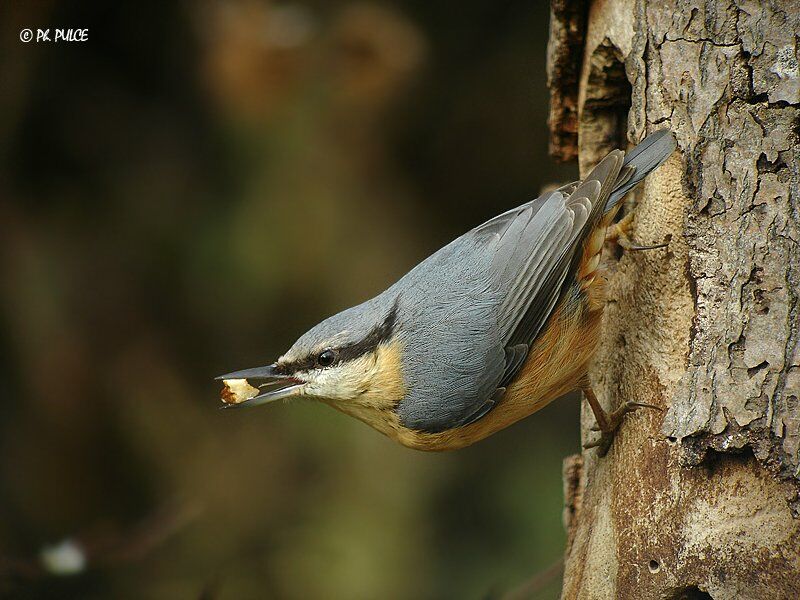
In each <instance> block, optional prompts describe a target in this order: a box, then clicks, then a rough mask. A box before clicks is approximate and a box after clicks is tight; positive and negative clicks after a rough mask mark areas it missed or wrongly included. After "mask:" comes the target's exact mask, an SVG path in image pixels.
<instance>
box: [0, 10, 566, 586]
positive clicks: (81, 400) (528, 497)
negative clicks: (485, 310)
mask: <svg viewBox="0 0 800 600" xmlns="http://www.w3.org/2000/svg"><path fill="white" fill-rule="evenodd" d="M23 27H32V28H36V27H88V28H89V40H90V41H89V42H88V43H74V44H58V45H55V44H35V43H30V44H23V43H21V42H20V41H19V37H18V36H19V30H20V29H21V28H23ZM0 31H2V39H0V73H2V82H3V84H2V86H1V87H0V251H1V252H2V254H1V255H0V258H1V260H2V263H1V264H2V268H0V285H2V304H1V305H0V306H1V307H2V334H3V335H2V337H1V338H0V352H1V353H2V359H3V360H2V361H0V369H2V378H0V392H2V396H3V402H4V406H3V408H4V410H3V411H2V413H0V447H1V448H2V453H0V594H2V595H3V597H12V598H62V597H63V598H112V597H113V598H123V599H125V598H131V599H133V598H136V599H141V598H200V597H203V598H225V599H227V598H230V599H238V598H290V599H291V598H355V599H358V598H485V597H495V596H497V595H499V594H500V593H501V592H502V591H504V590H507V589H510V588H512V587H515V586H517V585H519V584H520V583H521V582H523V581H525V580H526V579H528V578H529V577H530V576H531V575H533V574H534V573H536V572H537V571H539V570H542V569H544V568H546V567H547V566H549V565H550V564H552V562H553V561H554V560H555V559H557V558H558V557H559V555H560V554H561V552H562V549H563V544H564V533H563V530H562V525H561V460H562V458H563V457H564V456H565V455H566V454H569V453H571V452H574V451H575V450H576V449H577V447H578V405H577V402H575V401H574V399H570V400H563V401H561V402H558V403H555V404H554V405H551V406H550V407H548V408H547V409H545V410H543V411H542V412H540V413H539V414H537V415H536V416H534V417H533V418H531V419H528V420H526V421H524V422H522V423H520V424H518V425H516V426H514V427H512V428H510V429H508V430H506V431H504V432H501V433H499V434H497V435H495V436H494V437H493V438H490V439H489V440H486V441H485V442H482V443H480V444H477V445H476V446H473V447H471V448H467V449H465V450H462V451H459V452H455V453H450V454H439V455H429V454H423V453H418V452H415V451H411V450H407V449H404V448H401V447H399V446H396V445H394V443H392V442H390V441H389V440H387V439H384V438H383V437H382V436H380V435H378V434H377V433H375V432H373V431H372V430H370V429H368V428H367V427H366V426H364V425H362V424H360V423H358V422H356V421H354V420H352V419H348V418H346V417H344V416H342V415H339V414H338V413H335V412H334V411H332V410H330V409H328V408H326V407H323V406H321V405H311V404H305V403H302V402H300V403H294V404H292V405H289V406H271V407H267V408H264V409H260V410H254V411H242V412H239V411H233V412H220V411H218V410H217V406H218V391H219V390H218V387H217V385H216V383H215V382H214V381H213V380H212V378H213V377H214V376H215V375H217V374H219V373H222V372H226V371H229V370H231V369H235V368H240V367H245V366H253V365H258V364H264V363H266V362H270V361H272V360H273V359H274V358H275V357H276V356H277V355H278V354H280V353H281V351H282V350H284V349H285V348H286V347H288V345H289V344H291V343H292V342H293V341H294V339H295V337H296V336H297V335H299V334H300V333H302V332H303V331H305V329H307V328H308V327H310V326H311V325H313V324H314V323H316V322H317V321H319V320H321V318H323V317H324V316H327V315H328V314H331V313H333V312H336V311H338V310H340V309H342V308H345V307H346V306H349V305H352V304H355V303H357V302H360V301H362V300H364V299H366V298H367V297H369V296H371V295H373V294H375V293H377V292H379V291H380V290H382V289H384V288H385V287H386V286H387V285H389V284H391V283H392V282H393V281H394V280H396V279H397V278H398V277H399V276H400V275H402V274H403V273H404V272H405V271H406V270H408V269H409V268H410V267H411V266H413V265H414V264H416V262H418V261H419V260H421V259H422V258H423V257H425V256H426V255H427V254H429V253H431V252H432V251H434V250H435V249H437V248H439V247H440V246H442V245H444V244H445V243H447V242H448V241H449V240H450V239H452V238H454V237H455V236H457V235H459V234H460V233H462V232H463V231H465V230H467V229H469V228H470V227H473V226H474V225H476V224H478V223H479V222H481V221H482V220H484V219H486V218H489V217H491V216H493V215H495V214H498V213H500V212H502V211H504V210H507V209H508V208H510V207H512V206H515V205H517V204H519V203H521V202H523V201H525V200H526V199H528V198H530V197H532V196H533V195H536V194H537V193H538V192H539V190H540V189H541V187H542V186H543V185H546V184H548V183H551V182H553V181H564V180H568V179H569V178H570V176H571V175H574V172H573V169H572V168H563V167H562V168H557V167H556V166H554V165H553V164H552V163H551V162H550V161H549V159H548V158H547V156H546V154H545V152H546V146H547V143H546V112H547V93H546V88H545V83H544V82H545V75H544V56H545V46H546V38H547V7H546V3H536V2H526V1H522V0H517V1H509V2H493V1H492V0H465V1H463V2H459V3H458V6H457V8H456V7H455V5H454V4H453V3H449V2H429V1H427V0H396V1H393V2H388V1H387V2H381V3H356V2H350V1H345V0H337V1H322V0H316V1H308V2H300V1H298V2H292V3H277V2H275V3H270V2H266V1H262V2H256V1H252V0H230V1H227V2H211V1H209V2H203V1H186V2H182V3H163V4H162V3H133V2H115V3H105V2H104V3H96V4H92V3H88V2H83V3H67V2H57V1H40V2H30V3H3V6H2V7H1V8H0ZM159 515H161V516H159ZM164 515H166V516H164ZM64 539H73V540H76V541H77V542H78V543H79V544H80V545H81V546H82V547H83V548H84V550H85V551H86V552H88V554H89V564H88V569H87V570H86V572H84V573H82V574H78V575H72V576H64V577H56V576H52V575H50V576H48V575H45V574H44V572H43V571H42V569H41V565H40V564H39V562H38V559H37V556H38V553H39V552H40V550H41V549H42V548H43V547H45V546H46V545H48V544H53V543H57V542H59V541H60V540H64ZM547 593H549V594H550V595H549V596H547V597H555V595H556V594H557V582H555V583H554V584H553V585H551V586H550V588H549V590H548V592H547Z"/></svg>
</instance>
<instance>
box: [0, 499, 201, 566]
mask: <svg viewBox="0 0 800 600" xmlns="http://www.w3.org/2000/svg"><path fill="white" fill-rule="evenodd" d="M201 512H202V511H201V509H200V507H199V506H197V505H195V504H189V503H183V504H178V505H174V504H166V505H164V506H162V507H161V508H159V509H158V510H156V511H154V512H152V513H151V514H149V515H148V516H146V517H145V518H144V519H143V520H142V521H140V522H139V523H138V524H136V525H134V526H133V527H131V528H128V529H116V530H112V531H103V532H101V533H87V534H83V535H78V536H74V537H69V538H66V539H64V540H62V541H61V542H59V543H57V544H53V545H48V546H43V547H42V549H41V551H40V552H39V556H37V557H36V558H29V559H19V558H14V557H9V556H4V555H2V554H0V580H4V581H10V580H20V579H23V580H32V579H38V578H43V577H49V576H54V575H55V576H67V575H77V574H80V573H83V572H85V571H87V570H90V569H99V568H108V567H114V566H118V565H123V564H129V563H133V562H137V561H139V560H142V559H143V558H145V557H146V556H147V555H148V554H150V553H151V552H152V551H154V550H155V549H156V548H158V547H159V546H160V545H162V544H163V543H165V542H166V541H167V540H168V539H170V538H171V537H173V536H174V535H176V534H177V533H179V532H180V531H182V530H183V529H184V528H186V527H187V526H188V525H189V523H191V522H192V521H194V520H195V519H196V518H197V517H198V516H199V515H200V513H201Z"/></svg>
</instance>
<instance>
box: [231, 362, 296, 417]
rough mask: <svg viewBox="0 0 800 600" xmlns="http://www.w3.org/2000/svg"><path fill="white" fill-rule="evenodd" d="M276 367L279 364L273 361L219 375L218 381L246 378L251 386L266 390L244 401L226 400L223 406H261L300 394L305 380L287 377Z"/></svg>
mask: <svg viewBox="0 0 800 600" xmlns="http://www.w3.org/2000/svg"><path fill="white" fill-rule="evenodd" d="M276 367H277V364H275V363H273V364H271V365H267V366H266V367H256V368H254V369H244V370H242V371H234V372H233V373H227V374H225V375H220V376H219V377H217V378H216V379H217V380H218V381H226V382H227V381H230V380H234V379H239V380H241V379H244V380H246V381H247V383H248V384H249V385H250V386H252V387H256V388H258V389H259V390H264V391H261V392H260V393H259V394H258V395H256V396H253V397H252V398H248V399H247V400H244V401H242V402H230V403H227V402H226V403H225V404H224V405H223V406H222V408H245V407H250V406H259V405H260V404H266V403H267V402H274V401H275V400H282V399H284V398H291V397H292V396H298V395H300V393H301V391H302V388H303V386H304V385H305V384H304V382H303V381H300V380H299V379H295V378H294V377H287V376H286V375H282V374H280V373H278V372H277V369H276ZM226 385H227V384H226Z"/></svg>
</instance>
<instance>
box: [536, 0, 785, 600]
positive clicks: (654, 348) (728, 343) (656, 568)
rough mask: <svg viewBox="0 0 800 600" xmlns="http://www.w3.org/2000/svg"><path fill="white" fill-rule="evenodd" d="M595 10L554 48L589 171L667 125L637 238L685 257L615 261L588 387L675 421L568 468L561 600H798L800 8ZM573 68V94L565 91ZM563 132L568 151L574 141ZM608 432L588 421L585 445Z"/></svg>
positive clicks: (560, 88)
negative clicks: (662, 157) (578, 31)
mask: <svg viewBox="0 0 800 600" xmlns="http://www.w3.org/2000/svg"><path fill="white" fill-rule="evenodd" d="M562 4H563V3H561V2H558V0H553V9H554V10H553V19H554V20H558V19H561V20H562V21H563V20H564V18H565V17H564V16H563V15H564V14H565V13H564V9H563V6H562ZM586 10H587V13H586V15H585V23H586V29H585V33H584V38H583V40H582V43H576V42H575V39H574V36H573V38H571V39H570V41H569V42H568V43H567V42H565V41H564V40H565V39H567V38H568V36H564V35H561V36H552V37H551V39H550V45H551V47H550V48H549V50H548V56H549V57H551V62H552V61H555V60H556V58H552V57H557V59H558V60H559V61H560V63H559V64H560V65H562V67H558V66H557V65H555V64H551V65H550V69H549V71H550V73H551V78H550V80H549V84H550V85H551V89H553V90H554V98H555V101H556V102H558V103H560V104H561V105H563V104H564V97H565V96H568V95H569V93H570V90H573V92H572V94H573V97H574V99H575V102H576V106H577V135H576V137H577V150H578V160H579V164H580V168H581V172H582V173H585V172H586V171H587V169H588V168H590V167H591V166H592V165H593V164H594V163H595V162H596V161H597V160H598V158H599V157H601V156H602V155H603V154H605V153H606V152H607V151H608V150H610V149H612V148H613V147H617V146H618V145H619V144H620V143H622V144H623V146H624V145H625V143H626V142H630V143H634V142H636V141H639V140H640V139H641V138H642V137H643V136H644V135H645V133H647V132H650V131H653V130H656V129H661V128H665V127H669V128H670V129H671V130H672V131H673V132H674V133H675V135H676V138H677V140H678V146H679V150H678V152H676V153H675V155H673V156H672V157H671V158H670V159H669V160H668V161H667V163H666V164H665V165H664V166H662V167H661V168H660V169H659V170H658V171H657V172H656V173H655V174H653V175H651V176H650V177H649V178H648V179H647V181H646V184H645V186H644V189H643V190H642V191H640V192H639V193H638V194H637V195H638V202H637V203H636V207H635V217H634V226H633V233H632V237H633V239H634V241H635V242H636V243H638V244H654V243H658V242H661V241H664V240H669V246H668V248H667V249H665V250H652V251H649V252H626V253H624V254H622V256H621V258H619V260H615V259H614V258H613V251H612V252H611V254H612V259H611V260H610V262H609V265H608V278H609V286H608V296H609V298H608V306H607V308H606V316H605V321H604V328H605V330H604V336H603V343H602V346H601V348H600V349H599V352H598V355H597V358H596V361H595V364H594V366H593V370H592V373H591V378H592V383H593V387H594V390H595V391H596V393H597V395H598V397H599V398H600V400H601V402H602V403H603V404H604V405H605V406H606V407H607V408H615V407H617V406H619V405H620V403H621V402H623V401H625V400H635V401H639V402H647V403H652V404H657V405H659V406H662V407H664V412H663V413H658V412H656V411H648V410H640V411H638V412H637V413H635V414H633V415H630V416H629V417H628V418H627V420H626V422H625V423H624V424H623V426H622V427H621V428H620V430H619V432H618V434H617V436H616V439H615V440H614V443H613V445H612V447H611V450H610V452H609V453H608V455H607V456H605V457H603V458H598V457H597V456H596V454H595V452H594V451H593V450H588V451H585V452H584V453H583V454H582V455H580V456H575V457H570V458H569V459H567V461H566V462H565V469H564V475H565V482H564V483H565V495H566V509H565V521H566V526H567V530H568V546H567V550H566V557H565V574H564V584H563V592H562V594H563V598H568V599H572V598H592V599H594V598H617V599H625V598H631V599H641V598H663V599H673V598H674V599H679V598H714V599H715V600H727V599H731V600H733V599H736V600H740V599H748V598H752V599H759V600H760V599H767V598H769V599H778V598H786V599H793V600H794V599H797V598H800V519H799V518H798V516H800V496H799V495H798V491H800V402H798V398H800V335H799V333H798V320H799V319H800V299H799V297H800V208H799V207H798V198H799V197H800V176H799V175H798V158H799V157H800V156H798V155H800V146H799V145H798V134H799V133H800V128H799V127H798V122H799V119H800V77H799V76H798V62H797V54H798V32H800V9H798V4H797V2H796V1H794V0H773V1H767V2H756V1H753V0H728V1H725V0H708V1H706V2H702V1H699V0H695V1H688V0H677V1H676V2H662V1H656V0H595V1H593V2H591V3H589V5H588V7H587V8H586ZM572 18H573V20H575V17H574V16H573V17H572ZM577 21H578V22H580V19H577ZM551 30H553V26H551ZM565 55H569V56H571V61H572V64H574V65H580V76H579V79H578V83H577V90H574V87H575V86H574V85H572V84H571V83H570V82H569V81H567V82H566V83H563V82H560V81H559V79H558V76H557V69H558V68H562V70H563V65H565V64H570V60H569V59H566V58H565ZM554 73H555V74H556V75H553V74H554ZM575 96H576V97H575ZM555 112H556V113H558V111H555ZM562 112H563V111H562ZM551 114H552V113H551ZM566 121H568V120H566ZM564 122H565V120H564V119H562V120H561V121H559V120H558V119H552V120H551V127H553V128H554V129H555V130H556V131H554V132H553V136H552V140H554V142H556V143H557V142H558V140H567V142H566V143H567V144H569V139H572V140H574V139H575V136H573V138H570V137H569V136H570V132H569V130H568V129H569V127H566V129H565V128H564V125H563V123H564ZM559 128H561V129H559ZM573 128H575V127H573ZM554 154H555V155H557V156H562V157H565V156H570V154H571V151H570V149H569V148H567V149H566V150H563V149H562V150H561V151H556V152H554ZM572 154H574V152H573V153H572ZM628 208H631V207H628ZM606 254H609V253H606ZM592 424H593V420H592V417H591V414H590V412H589V411H588V410H586V409H585V408H584V411H583V416H582V432H583V438H584V440H587V439H591V438H592V437H593V436H594V435H595V434H594V433H593V432H591V431H589V427H590V426H591V425H592Z"/></svg>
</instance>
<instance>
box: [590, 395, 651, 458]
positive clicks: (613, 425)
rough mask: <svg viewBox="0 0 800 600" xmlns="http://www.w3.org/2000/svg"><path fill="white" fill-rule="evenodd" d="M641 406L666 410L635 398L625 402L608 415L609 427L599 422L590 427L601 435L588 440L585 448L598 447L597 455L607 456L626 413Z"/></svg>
mask: <svg viewBox="0 0 800 600" xmlns="http://www.w3.org/2000/svg"><path fill="white" fill-rule="evenodd" d="M639 408H651V409H653V410H657V411H663V410H664V409H663V408H661V407H660V406H656V405H655V404H648V403H647V402H634V401H633V400H628V401H626V402H623V403H622V405H621V406H620V407H619V408H618V409H617V410H615V411H614V412H612V413H611V414H609V415H607V416H606V420H607V427H605V428H602V427H601V426H600V424H599V423H596V424H594V425H592V426H591V427H590V428H589V429H590V430H591V431H599V432H600V436H599V437H598V438H597V439H595V440H592V441H589V442H586V443H585V444H584V445H583V448H584V449H585V450H589V449H591V448H597V455H598V456H601V457H602V456H605V455H606V454H607V453H608V450H609V448H610V447H611V442H613V441H614V434H615V433H616V432H617V429H619V426H620V425H622V421H623V420H624V419H625V415H627V414H628V413H629V412H633V411H635V410H637V409H639Z"/></svg>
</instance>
